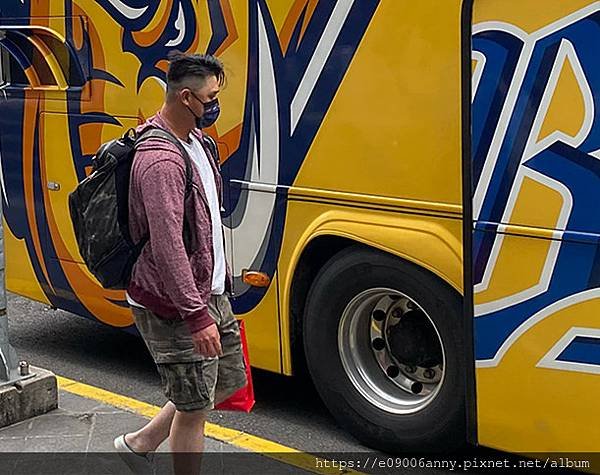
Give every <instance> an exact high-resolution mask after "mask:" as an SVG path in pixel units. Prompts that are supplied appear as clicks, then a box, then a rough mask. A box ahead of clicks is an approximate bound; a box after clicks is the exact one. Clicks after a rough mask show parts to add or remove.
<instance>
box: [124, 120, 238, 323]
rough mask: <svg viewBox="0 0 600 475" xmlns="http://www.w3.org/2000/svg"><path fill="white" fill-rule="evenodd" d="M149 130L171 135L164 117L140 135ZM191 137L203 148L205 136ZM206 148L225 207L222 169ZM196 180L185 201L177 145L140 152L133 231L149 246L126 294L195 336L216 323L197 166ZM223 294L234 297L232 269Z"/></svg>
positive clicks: (159, 144) (150, 144)
mask: <svg viewBox="0 0 600 475" xmlns="http://www.w3.org/2000/svg"><path fill="white" fill-rule="evenodd" d="M148 125H153V126H155V127H160V128H162V129H166V130H168V131H170V132H171V133H173V132H172V131H171V130H170V129H169V127H168V125H167V124H166V123H165V121H164V120H163V119H162V118H161V116H160V113H157V114H156V115H155V116H154V117H151V118H150V119H148V121H147V122H146V123H145V124H144V125H142V126H140V128H139V129H138V130H141V129H143V128H144V127H147V126H148ZM192 133H193V134H195V136H196V138H198V140H200V143H201V144H202V143H203V142H202V132H201V131H200V130H198V129H195V130H193V131H192ZM204 148H205V151H206V154H207V155H208V157H209V162H210V164H211V166H212V168H213V172H214V174H215V182H216V187H217V193H218V195H219V200H220V203H221V204H222V200H223V181H222V179H221V174H220V166H219V164H218V163H217V161H216V160H215V159H214V157H212V155H211V153H210V150H208V149H207V148H206V147H204ZM192 177H193V178H192V189H191V192H190V193H188V195H187V196H186V195H185V188H186V168H185V161H184V158H183V156H182V155H181V152H180V150H179V148H178V147H177V146H176V145H175V144H172V143H170V142H168V141H166V140H163V139H160V138H151V139H148V140H146V141H144V142H143V143H142V144H140V146H139V148H138V149H137V152H136V154H135V157H134V160H133V165H132V167H131V182H130V188H129V230H130V233H131V237H132V239H133V241H134V242H138V241H140V240H141V239H142V238H143V237H145V236H148V237H149V241H148V243H147V244H146V245H145V246H144V248H143V250H142V252H141V254H140V256H139V258H138V260H137V262H136V264H135V266H134V268H133V272H132V276H131V282H130V284H129V288H128V289H127V292H128V293H129V295H130V296H131V298H133V299H134V300H135V301H136V302H138V303H140V304H142V305H143V306H144V307H146V308H147V309H148V310H150V311H152V312H153V313H155V314H157V315H158V316H159V317H161V318H164V319H180V318H181V319H183V320H185V321H186V323H187V324H188V326H189V328H190V331H191V332H197V331H199V330H202V329H204V328H206V327H208V326H209V325H211V324H212V323H214V320H213V319H212V317H211V316H210V315H209V314H208V306H207V303H208V300H209V298H210V295H211V284H212V273H213V267H214V265H213V263H214V256H213V242H212V224H211V219H210V210H209V207H208V201H207V198H206V194H205V192H204V187H203V185H202V181H201V179H200V174H199V173H198V170H197V169H196V167H195V166H194V165H193V164H192ZM184 207H185V212H184ZM184 216H185V231H184ZM184 235H185V238H184ZM225 288H226V291H228V292H230V291H231V273H230V271H229V268H227V275H226V278H225Z"/></svg>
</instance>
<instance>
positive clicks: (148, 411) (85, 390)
mask: <svg viewBox="0 0 600 475" xmlns="http://www.w3.org/2000/svg"><path fill="white" fill-rule="evenodd" d="M56 380H57V381H58V386H59V388H60V389H62V390H63V391H66V392H69V393H72V394H76V395H77V396H82V397H85V398H88V399H93V400H95V401H98V402H102V403H104V404H108V405H110V406H114V407H118V408H120V409H124V410H127V411H130V412H134V413H136V414H139V415H140V416H144V417H147V418H152V417H154V416H155V415H156V414H158V411H160V407H158V406H154V405H152V404H148V403H146V402H143V401H138V400H137V399H133V398H130V397H127V396H123V395H121V394H115V393H112V392H110V391H107V390H105V389H101V388H97V387H95V386H90V385H89V384H85V383H80V382H77V381H74V380H72V379H68V378H65V377H62V376H56ZM204 434H205V435H206V437H210V438H211V439H215V440H218V441H220V442H225V443H227V444H230V445H233V446H236V447H239V448H242V449H244V450H248V451H251V452H256V453H260V454H262V455H265V456H266V457H269V458H272V459H274V460H277V461H279V462H283V463H285V464H287V465H293V466H295V467H298V468H301V469H303V470H307V471H309V472H312V473H318V474H327V475H329V474H360V473H361V472H356V471H353V470H349V469H345V470H340V469H339V468H321V467H316V459H317V457H316V456H314V455H311V454H308V453H305V452H302V451H300V450H297V449H294V448H292V447H288V446H286V445H282V444H279V443H277V442H273V441H271V440H268V439H263V438H262V437H258V436H256V435H252V434H247V433H245V432H242V431H239V430H236V429H230V428H228V427H222V426H220V425H217V424H214V423H211V422H207V423H206V426H205V430H204ZM322 460H323V459H322Z"/></svg>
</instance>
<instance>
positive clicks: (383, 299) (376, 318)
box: [303, 246, 466, 452]
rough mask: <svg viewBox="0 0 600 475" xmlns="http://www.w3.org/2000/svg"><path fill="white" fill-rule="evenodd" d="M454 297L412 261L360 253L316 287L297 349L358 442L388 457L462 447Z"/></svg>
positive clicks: (356, 249) (347, 253) (339, 259)
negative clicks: (301, 352)
mask: <svg viewBox="0 0 600 475" xmlns="http://www.w3.org/2000/svg"><path fill="white" fill-rule="evenodd" d="M461 314H462V312H461V299H460V297H459V296H458V295H457V294H456V293H455V292H454V291H453V290H452V289H450V288H449V287H448V286H447V285H446V284H444V283H442V282H441V281H440V280H439V279H437V278H436V277H434V276H433V275H431V274H430V273H429V272H427V271H426V270H424V269H421V268H419V267H418V266H415V265H413V264H411V263H408V262H405V261H403V260H400V259H397V258H394V257H392V256H388V255H385V254H383V253H381V252H378V251H375V250H370V249H366V248H363V247H360V246H353V247H351V248H348V249H346V250H344V251H342V252H340V253H339V254H337V255H336V256H335V257H334V258H332V259H331V260H330V261H329V262H328V263H327V264H326V265H325V266H324V267H323V269H321V271H320V272H319V274H318V275H317V277H316V278H315V281H314V282H313V284H312V286H311V289H310V292H309V295H308V301H307V305H306V312H305V315H304V332H303V335H304V349H305V354H306V359H307V364H308V368H309V371H310V374H311V376H312V378H313V381H314V383H315V386H316V387H317V390H318V392H319V394H320V395H321V398H322V399H323V401H324V402H325V404H326V405H327V406H328V408H329V410H330V411H331V413H332V414H333V416H334V417H335V418H336V420H337V421H338V423H339V424H340V425H341V426H342V427H344V428H345V429H346V430H348V431H349V432H350V433H352V434H353V435H354V436H355V437H356V438H357V439H359V440H360V441H361V442H363V443H365V444H367V445H368V446H371V447H373V448H376V449H380V450H386V451H388V452H401V451H408V450H410V451H431V450H448V449H452V448H456V447H457V446H461V445H463V444H464V441H465V430H466V429H465V427H466V424H465V391H464V371H463V370H462V369H461V365H464V363H461V362H462V361H463V360H464V356H462V355H461V353H460V351H461V349H462V348H463V345H462V344H461V341H462V339H463V338H462V330H461V328H462V321H461Z"/></svg>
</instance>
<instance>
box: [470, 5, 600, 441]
mask: <svg viewBox="0 0 600 475" xmlns="http://www.w3.org/2000/svg"><path fill="white" fill-rule="evenodd" d="M599 50H600V2H594V1H590V0H571V1H568V2H565V1H563V0H547V1H544V2H540V1H534V0H519V1H505V0H502V1H500V0H497V1H490V0H475V2H474V11H473V25H472V88H473V91H472V93H473V98H472V155H471V158H472V212H473V222H474V228H473V229H474V231H473V241H472V263H471V264H472V273H473V285H474V288H473V290H474V336H475V358H476V393H477V401H478V402H477V411H478V434H479V435H478V438H479V442H480V443H481V444H483V445H487V446H491V447H496V448H500V449H503V450H509V451H521V452H533V451H537V452H539V451H559V450H560V451H592V450H597V448H598V441H600V425H599V424H597V423H595V422H594V421H596V420H597V418H598V402H597V395H598V393H599V392H600V318H599V316H600V247H599V242H600V207H599V206H598V203H600V109H599V105H600V62H598V51H599Z"/></svg>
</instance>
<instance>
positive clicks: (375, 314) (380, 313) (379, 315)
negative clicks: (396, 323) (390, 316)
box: [373, 310, 385, 322]
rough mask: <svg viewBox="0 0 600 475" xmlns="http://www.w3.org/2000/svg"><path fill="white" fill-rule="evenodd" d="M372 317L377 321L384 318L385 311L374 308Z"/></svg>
mask: <svg viewBox="0 0 600 475" xmlns="http://www.w3.org/2000/svg"><path fill="white" fill-rule="evenodd" d="M373 319H374V320H375V321H378V322H382V321H383V320H385V312H384V311H383V310H375V311H374V312H373Z"/></svg>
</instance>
